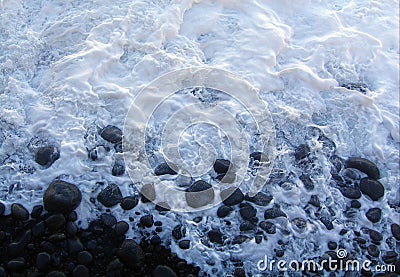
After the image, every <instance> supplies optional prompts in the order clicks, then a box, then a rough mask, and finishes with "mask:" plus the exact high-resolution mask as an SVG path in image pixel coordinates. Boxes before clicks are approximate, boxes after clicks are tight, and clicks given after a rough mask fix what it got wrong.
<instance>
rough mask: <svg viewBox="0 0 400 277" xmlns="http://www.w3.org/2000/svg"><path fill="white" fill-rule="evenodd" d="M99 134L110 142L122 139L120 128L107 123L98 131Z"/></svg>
mask: <svg viewBox="0 0 400 277" xmlns="http://www.w3.org/2000/svg"><path fill="white" fill-rule="evenodd" d="M100 136H101V137H102V138H103V139H105V140H106V141H108V142H111V143H118V142H120V141H122V131H121V129H119V128H118V127H115V126H112V125H107V126H106V127H104V128H103V129H102V130H101V132H100Z"/></svg>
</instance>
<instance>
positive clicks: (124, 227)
mask: <svg viewBox="0 0 400 277" xmlns="http://www.w3.org/2000/svg"><path fill="white" fill-rule="evenodd" d="M128 230H129V225H128V223H126V222H125V221H119V222H117V224H115V227H114V231H115V234H116V235H117V236H122V235H125V233H126V232H128Z"/></svg>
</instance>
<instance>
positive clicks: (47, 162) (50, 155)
mask: <svg viewBox="0 0 400 277" xmlns="http://www.w3.org/2000/svg"><path fill="white" fill-rule="evenodd" d="M58 158H60V152H59V151H58V149H57V147H54V146H44V147H40V148H39V149H38V151H37V152H36V156H35V161H36V162H37V163H38V164H40V165H43V166H51V165H52V164H53V163H54V162H55V161H56V160H58Z"/></svg>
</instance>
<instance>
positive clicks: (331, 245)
mask: <svg viewBox="0 0 400 277" xmlns="http://www.w3.org/2000/svg"><path fill="white" fill-rule="evenodd" d="M328 248H329V250H335V249H336V248H337V243H336V242H334V241H330V242H328Z"/></svg>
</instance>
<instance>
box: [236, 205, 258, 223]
mask: <svg viewBox="0 0 400 277" xmlns="http://www.w3.org/2000/svg"><path fill="white" fill-rule="evenodd" d="M239 213H240V216H241V217H242V218H243V219H244V220H246V219H249V218H252V217H255V216H256V215H257V210H256V209H255V208H254V207H253V206H251V205H250V204H246V205H243V206H242V207H240V209H239Z"/></svg>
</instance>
